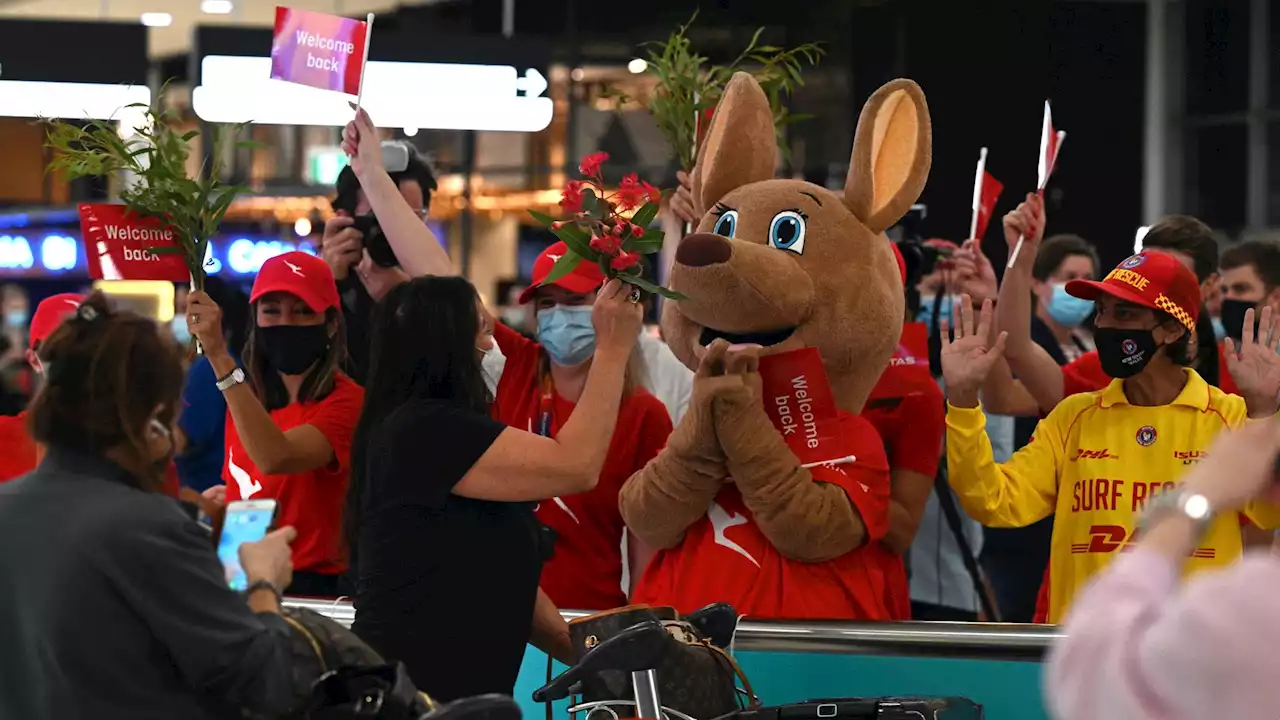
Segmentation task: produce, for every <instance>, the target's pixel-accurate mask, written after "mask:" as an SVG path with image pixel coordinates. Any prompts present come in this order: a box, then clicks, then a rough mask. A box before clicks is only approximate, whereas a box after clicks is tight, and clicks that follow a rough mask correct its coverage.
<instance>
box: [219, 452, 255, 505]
mask: <svg viewBox="0 0 1280 720" xmlns="http://www.w3.org/2000/svg"><path fill="white" fill-rule="evenodd" d="M227 470H229V471H230V472H231V478H232V479H233V480H235V481H236V484H237V485H239V486H240V499H241V500H248V499H249V498H251V497H253V496H254V495H256V494H257V493H258V491H259V490H261V489H262V483H260V482H258V481H257V480H256V479H255V478H254V477H253V476H252V475H250V474H249V473H248V472H246V471H245V469H244V468H242V467H240V466H239V465H237V464H236V461H235V458H234V457H232V455H231V451H230V450H228V451H227Z"/></svg>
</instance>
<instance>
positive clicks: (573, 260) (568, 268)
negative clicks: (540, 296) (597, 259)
mask: <svg viewBox="0 0 1280 720" xmlns="http://www.w3.org/2000/svg"><path fill="white" fill-rule="evenodd" d="M582 260H583V258H582V256H581V255H579V254H577V253H575V252H574V251H572V250H570V251H569V252H567V253H565V254H564V255H561V256H560V259H559V260H556V264H555V265H552V266H551V272H549V273H547V276H546V277H545V278H543V279H542V282H540V283H538V285H550V284H552V283H554V282H555V281H557V280H559V279H560V278H562V277H564V276H565V275H568V274H569V273H571V272H573V271H574V269H575V268H577V267H578V263H580V262H582Z"/></svg>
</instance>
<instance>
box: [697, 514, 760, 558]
mask: <svg viewBox="0 0 1280 720" xmlns="http://www.w3.org/2000/svg"><path fill="white" fill-rule="evenodd" d="M707 519H708V520H710V521H711V528H712V529H713V530H714V531H715V539H716V544H717V545H722V546H724V547H727V548H729V549H730V550H732V551H734V552H736V553H738V554H739V555H741V556H742V557H744V558H746V559H748V560H750V561H751V564H752V565H755V566H756V567H760V561H759V560H756V559H755V558H753V557H751V553H749V552H747V550H746V548H744V547H742V546H741V545H739V544H738V543H736V542H734V541H732V540H730V539H729V538H728V536H726V535H725V531H726V530H728V529H729V528H731V527H737V526H739V525H746V524H747V523H748V522H750V521H749V520H747V519H746V518H745V517H743V516H742V515H741V514H739V513H736V512H735V513H734V514H732V515H730V514H729V513H728V511H726V510H725V509H724V508H722V507H720V505H719V503H716V502H712V503H711V507H709V508H707Z"/></svg>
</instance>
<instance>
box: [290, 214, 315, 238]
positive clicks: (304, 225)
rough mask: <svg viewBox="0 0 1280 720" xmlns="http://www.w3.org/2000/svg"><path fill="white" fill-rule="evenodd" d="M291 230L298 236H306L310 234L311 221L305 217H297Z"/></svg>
mask: <svg viewBox="0 0 1280 720" xmlns="http://www.w3.org/2000/svg"><path fill="white" fill-rule="evenodd" d="M293 232H294V233H295V234H297V236H298V237H307V236H308V235H310V234H311V221H310V220H308V219H306V218H298V221H297V222H295V223H294V224H293Z"/></svg>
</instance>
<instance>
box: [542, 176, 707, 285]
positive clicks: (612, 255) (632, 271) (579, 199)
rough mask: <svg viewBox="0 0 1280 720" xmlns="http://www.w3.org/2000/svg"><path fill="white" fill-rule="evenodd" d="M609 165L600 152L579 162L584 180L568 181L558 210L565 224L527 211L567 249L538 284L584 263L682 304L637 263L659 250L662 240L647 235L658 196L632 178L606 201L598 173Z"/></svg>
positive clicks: (652, 233) (655, 233) (658, 235)
mask: <svg viewBox="0 0 1280 720" xmlns="http://www.w3.org/2000/svg"><path fill="white" fill-rule="evenodd" d="M608 159H609V155H608V153H602V152H597V153H592V154H590V155H588V156H586V157H585V158H583V159H582V162H581V164H579V166H578V172H579V173H581V175H582V177H583V179H582V180H570V181H569V182H568V183H566V184H565V187H564V191H563V193H562V195H561V200H560V209H561V210H563V211H564V213H565V214H566V215H568V217H567V219H563V220H557V219H555V218H553V217H551V216H550V215H545V214H543V213H540V212H537V211H534V210H530V211H529V214H530V215H532V216H533V218H534V219H535V220H537V221H538V222H539V223H541V224H542V225H543V226H544V227H546V228H548V229H549V230H550V231H551V232H552V234H554V235H555V236H556V237H557V238H559V239H560V240H562V241H564V244H565V246H566V247H568V248H569V252H567V253H565V255H564V256H563V257H561V258H560V259H559V260H557V261H556V264H555V265H554V266H553V267H552V268H551V272H550V273H549V274H548V275H547V277H546V279H545V280H543V281H542V284H543V285H546V284H549V283H553V282H555V281H556V280H559V279H560V278H562V277H564V276H565V275H568V274H569V273H570V272H572V271H573V269H574V268H575V267H577V266H578V263H579V262H581V261H582V260H584V259H585V260H588V261H590V262H594V263H596V264H598V265H599V266H600V271H601V272H603V273H604V274H605V277H608V278H610V279H612V278H617V279H619V280H622V281H623V282H626V283H630V284H632V285H635V286H636V287H638V288H641V289H643V290H646V291H648V292H651V293H656V294H658V295H661V296H663V297H666V298H671V299H675V300H680V299H683V298H684V296H683V295H681V294H680V293H678V292H675V291H674V290H670V289H668V288H664V287H662V286H661V285H658V284H657V283H653V282H650V281H648V280H646V279H644V278H643V277H642V276H641V273H642V272H643V268H644V266H643V265H642V264H641V262H640V260H641V258H642V257H643V256H644V255H652V254H654V253H657V252H659V251H660V250H662V241H663V238H664V237H665V234H664V233H663V231H662V230H661V229H656V228H655V229H652V230H651V229H649V224H650V223H652V222H653V219H654V217H656V216H657V214H658V208H659V205H660V203H661V202H662V193H661V192H659V191H658V189H657V188H655V187H654V186H652V185H650V184H649V183H647V182H644V181H643V180H641V179H640V178H639V177H638V176H637V175H636V174H635V173H631V174H629V175H627V176H626V177H624V178H622V182H621V183H620V184H619V186H618V189H617V191H616V192H614V193H613V194H612V195H606V194H605V193H606V191H605V189H604V188H605V185H604V179H603V177H602V176H601V172H600V167H601V166H602V165H603V164H604V163H605V161H606V160H608ZM628 213H629V215H628Z"/></svg>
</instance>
